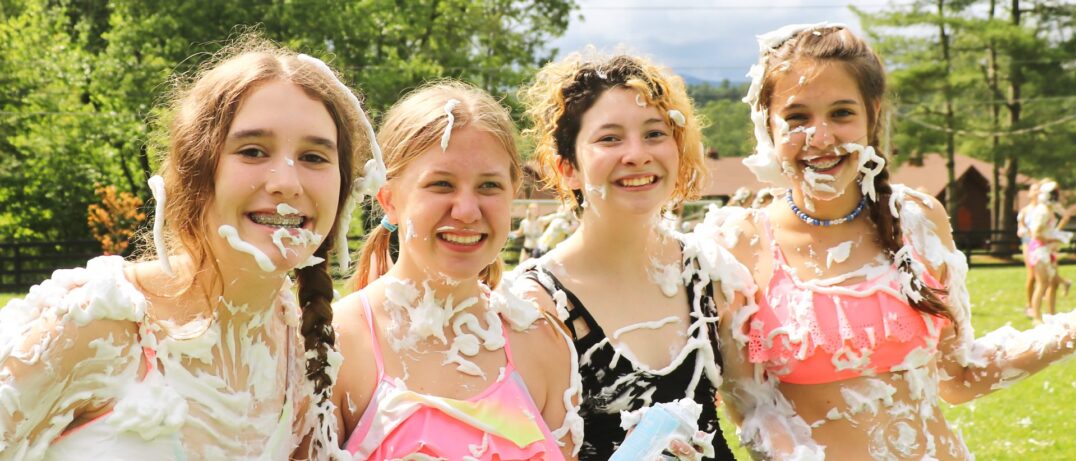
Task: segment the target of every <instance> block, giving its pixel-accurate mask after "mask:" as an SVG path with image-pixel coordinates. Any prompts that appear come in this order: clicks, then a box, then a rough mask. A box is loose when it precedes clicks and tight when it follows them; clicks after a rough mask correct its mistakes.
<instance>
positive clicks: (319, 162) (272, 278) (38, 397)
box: [0, 36, 377, 460]
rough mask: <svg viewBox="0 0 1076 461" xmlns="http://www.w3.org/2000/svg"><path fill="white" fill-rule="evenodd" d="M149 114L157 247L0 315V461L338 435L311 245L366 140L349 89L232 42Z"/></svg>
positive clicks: (92, 267) (52, 286) (322, 237)
mask: <svg viewBox="0 0 1076 461" xmlns="http://www.w3.org/2000/svg"><path fill="white" fill-rule="evenodd" d="M164 120H166V121H167V122H168V128H167V149H166V151H165V152H164V153H163V155H162V156H161V159H160V161H161V176H156V177H154V178H153V179H151V180H150V185H151V188H152V189H153V192H154V196H155V197H156V221H155V223H154V233H153V237H152V240H153V243H154V246H155V249H156V251H155V256H154V255H147V256H146V257H144V258H143V261H142V262H133V263H132V262H126V261H124V260H123V259H122V258H120V257H117V256H103V257H99V258H95V259H93V260H91V261H90V262H89V263H88V264H87V266H86V267H85V268H80V269H71V270H60V271H56V272H55V273H54V274H53V276H52V278H51V279H49V280H47V281H45V282H43V283H41V284H40V285H37V286H35V287H34V288H32V289H31V290H30V293H29V294H28V295H27V297H26V298H25V299H21V300H14V301H11V302H10V303H9V304H8V305H7V306H6V307H5V308H4V309H2V310H0V401H2V402H3V404H0V459H4V460H9V459H13V460H40V459H48V460H65V459H154V460H172V459H270V460H285V459H290V457H291V456H292V454H293V451H294V450H295V449H296V447H297V446H299V444H300V442H301V441H302V440H304V439H306V440H309V441H311V442H312V443H310V444H309V446H310V447H311V449H313V450H320V451H319V452H317V453H311V452H309V451H306V452H305V453H302V455H304V456H309V455H311V454H313V455H314V456H315V457H318V458H324V457H325V455H324V454H325V453H326V451H328V450H331V448H333V447H335V446H336V445H337V442H336V441H335V439H334V436H335V432H334V431H333V430H331V428H330V427H329V426H330V425H331V423H332V422H334V420H333V419H332V409H331V407H330V405H331V402H330V401H329V400H328V398H327V397H328V392H329V390H330V388H331V386H332V382H333V375H334V367H335V364H337V363H338V362H339V359H338V357H337V358H334V357H335V356H336V353H335V352H334V351H333V334H332V329H331V317H332V311H331V309H330V304H329V303H330V301H331V299H332V297H333V292H332V281H331V279H330V278H329V274H328V271H327V269H328V268H327V263H326V259H328V257H329V253H330V251H331V250H332V249H333V246H334V244H335V243H336V241H337V239H343V238H344V237H345V234H346V227H345V226H343V225H340V224H341V223H343V222H344V221H345V220H344V219H343V215H344V213H345V208H347V207H345V206H344V205H345V203H346V202H347V201H348V200H349V199H350V197H351V195H352V183H353V179H355V176H356V171H355V166H356V164H357V162H358V161H359V160H360V159H362V158H363V157H366V156H367V154H366V152H367V151H368V147H367V146H368V145H369V142H370V141H371V140H372V139H371V138H370V137H369V136H368V135H367V134H366V133H370V132H371V130H368V129H366V128H365V127H364V126H363V125H364V120H365V115H363V114H362V113H361V108H360V107H359V106H358V104H357V99H356V98H355V97H354V95H352V93H351V91H350V90H349V89H348V88H347V87H346V86H344V85H343V84H342V83H340V81H339V80H338V79H337V77H336V75H335V74H334V73H333V72H332V71H331V70H330V69H329V68H328V67H327V66H325V64H324V63H322V62H321V61H319V60H317V59H315V58H311V57H309V56H304V55H296V54H295V53H293V52H290V51H287V50H284V49H281V48H278V47H276V46H274V45H272V44H270V43H267V42H265V41H263V40H261V39H259V38H257V37H254V36H246V37H243V38H241V39H240V40H238V41H237V43H234V44H233V45H231V46H229V47H227V48H225V49H224V50H222V51H221V52H220V53H219V54H218V55H217V56H216V57H215V58H214V59H212V60H210V61H209V62H208V63H207V64H205V65H204V66H203V68H202V69H201V70H200V71H199V72H198V73H197V75H195V76H194V78H192V79H190V80H189V83H185V82H184V81H182V80H180V81H178V82H177V85H176V90H175V93H174V98H173V100H172V103H171V107H170V110H169V111H168V112H167V116H166V117H165V118H164ZM368 170H370V171H369V172H370V173H374V174H369V175H368V176H370V177H375V176H376V172H377V171H376V170H377V169H376V168H368ZM147 240H150V239H149V238H148V237H147ZM147 251H151V250H148V249H147ZM292 271H294V272H295V274H296V279H297V284H298V293H299V296H298V300H296V298H295V296H294V295H293V294H292V291H291V288H292V282H291V281H290V279H289V277H288V274H289V273H290V272H292Z"/></svg>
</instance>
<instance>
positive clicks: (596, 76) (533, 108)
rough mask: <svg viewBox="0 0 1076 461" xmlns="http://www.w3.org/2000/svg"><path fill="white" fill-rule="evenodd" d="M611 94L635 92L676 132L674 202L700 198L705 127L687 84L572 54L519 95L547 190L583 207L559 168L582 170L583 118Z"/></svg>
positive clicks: (642, 65)
mask: <svg viewBox="0 0 1076 461" xmlns="http://www.w3.org/2000/svg"><path fill="white" fill-rule="evenodd" d="M611 88H633V89H635V90H637V91H638V92H639V97H640V98H642V100H645V102H646V103H647V104H648V105H653V106H656V107H657V108H658V110H659V111H660V112H661V116H662V118H663V119H664V120H665V123H666V124H668V125H669V127H670V128H672V134H673V139H675V140H676V145H677V147H678V149H679V151H680V170H679V171H678V172H677V180H676V188H675V189H674V191H673V200H674V201H684V200H690V199H692V198H695V197H697V196H698V194H699V191H700V189H701V187H702V185H703V184H705V183H706V181H705V178H706V175H707V171H706V168H705V165H704V161H703V152H702V132H701V129H700V126H699V125H700V124H699V121H698V119H697V118H696V117H695V113H694V108H693V107H692V104H691V100H690V98H689V97H688V95H687V90H686V87H685V86H684V82H683V80H682V79H680V77H677V76H676V75H675V74H673V73H672V72H671V71H669V70H668V69H665V68H662V67H659V66H657V65H655V64H653V63H650V62H649V61H647V60H646V59H643V58H640V57H636V56H629V55H616V56H611V57H607V56H601V55H598V56H595V57H592V58H583V56H582V55H580V54H578V53H576V54H573V55H571V56H569V57H568V58H565V59H564V60H562V61H559V62H554V63H550V64H548V65H546V66H545V67H543V68H542V70H541V71H539V72H538V75H537V76H536V77H535V80H534V83H533V84H531V86H529V87H527V88H525V89H523V90H522V91H521V92H520V96H521V99H522V100H523V101H524V102H525V103H526V105H527V116H528V117H529V118H530V120H531V122H532V123H533V127H532V128H531V129H529V130H527V131H526V134H527V135H529V136H531V137H532V138H533V139H534V141H535V153H536V156H537V159H538V162H539V163H540V164H541V167H542V170H543V171H542V181H543V183H544V184H545V187H547V188H552V189H554V190H556V191H557V192H558V195H559V196H560V198H561V201H563V202H568V201H574V204H575V206H576V208H577V211H578V208H579V207H580V206H581V205H582V203H583V194H582V191H579V190H569V189H568V188H567V187H565V185H564V184H563V181H562V176H561V174H560V172H559V170H558V169H557V166H558V165H559V164H560V162H568V163H569V164H570V165H571V166H573V167H576V168H578V166H579V163H578V162H577V160H576V151H575V140H576V137H577V136H578V135H579V129H580V124H581V123H582V121H583V114H584V113H586V111H587V110H589V109H590V108H591V107H592V106H593V105H594V103H595V101H597V100H598V98H600V97H601V95H602V94H604V93H605V92H606V91H607V90H609V89H611ZM673 109H675V110H677V111H679V112H680V113H681V114H682V115H683V116H684V120H682V122H684V123H683V125H682V126H681V125H680V124H678V123H673V121H672V120H671V119H670V116H669V111H670V110H673Z"/></svg>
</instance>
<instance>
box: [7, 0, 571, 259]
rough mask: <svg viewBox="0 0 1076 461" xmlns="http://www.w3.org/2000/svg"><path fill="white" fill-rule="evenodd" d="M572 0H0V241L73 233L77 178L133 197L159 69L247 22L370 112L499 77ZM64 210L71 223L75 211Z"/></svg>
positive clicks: (530, 60) (149, 161)
mask: <svg viewBox="0 0 1076 461" xmlns="http://www.w3.org/2000/svg"><path fill="white" fill-rule="evenodd" d="M574 8H575V2H574V0H517V1H512V0H482V1H469V0H414V1H403V0H348V1H345V0H273V1H268V2H266V1H254V0H222V1H214V2H144V1H141V0H111V1H109V0H0V21H2V24H0V39H2V43H0V84H2V87H0V108H2V111H0V119H2V123H0V168H2V171H0V203H3V205H4V206H3V207H0V241H6V240H9V239H11V240H35V239H56V238H88V236H89V233H88V231H87V229H86V226H85V220H86V216H85V213H84V210H85V209H86V206H87V205H88V204H89V203H90V202H92V201H93V200H94V194H93V185H94V184H95V183H99V184H114V185H117V186H118V187H119V190H120V192H125V191H126V192H132V193H135V194H136V195H138V196H140V197H141V198H143V199H148V198H149V193H148V190H147V188H146V187H145V186H144V184H145V181H146V179H147V178H148V177H149V175H150V172H151V171H152V170H153V167H154V165H153V164H154V159H153V153H154V152H153V149H152V148H151V146H153V144H151V143H150V139H151V137H153V135H152V133H151V131H152V128H151V127H150V126H149V124H148V120H151V119H152V118H154V117H155V116H157V115H162V114H161V113H160V110H161V108H162V107H163V104H164V103H165V102H166V101H164V99H163V97H164V95H165V94H166V92H167V90H168V89H169V88H170V86H171V85H170V78H172V76H175V75H180V76H183V75H191V74H192V72H193V71H194V70H196V69H197V68H198V66H199V65H201V64H202V63H203V62H204V61H205V60H206V59H207V58H209V57H210V56H211V55H212V53H213V52H215V51H217V50H218V49H219V48H220V47H221V46H223V45H224V44H225V43H227V42H228V40H229V38H231V37H234V36H236V35H238V34H239V33H242V32H243V31H245V30H248V29H250V28H251V27H254V28H257V30H259V31H260V33H261V34H262V35H264V36H266V37H267V38H270V39H273V40H276V41H278V42H280V43H282V44H284V45H286V46H289V47H291V48H293V49H296V50H299V51H302V52H306V53H309V54H313V55H316V56H319V57H322V58H323V59H325V60H326V61H329V62H330V63H331V64H332V65H333V66H334V67H336V68H337V69H340V70H341V71H342V73H343V74H344V75H345V77H346V78H345V79H346V80H347V81H349V82H350V83H352V84H353V86H354V87H356V88H359V89H360V90H361V92H362V93H363V95H364V100H365V104H366V106H367V108H368V109H369V111H370V112H371V114H372V115H373V117H374V119H375V120H376V119H377V118H378V114H380V113H381V112H382V111H383V110H384V109H385V108H387V107H388V106H389V105H390V104H391V103H393V102H394V101H396V100H397V99H398V98H399V97H400V96H401V95H403V94H404V93H405V92H407V91H409V90H410V89H412V88H414V87H416V86H418V85H420V84H421V83H423V82H425V81H429V80H434V79H438V78H444V77H454V78H459V79H463V80H467V81H471V82H473V83H475V84H477V85H480V86H482V87H483V88H485V89H487V90H489V91H490V92H491V93H493V94H494V95H501V96H502V97H504V99H505V100H506V101H507V102H508V103H509V104H512V105H515V104H516V103H515V100H514V89H515V88H516V87H517V86H518V85H519V84H520V83H522V82H523V81H524V80H525V79H527V78H529V76H530V75H532V74H533V70H534V69H535V67H536V66H537V65H539V64H540V63H542V62H544V61H545V60H548V59H549V58H551V57H552V56H553V55H554V54H555V52H556V50H548V49H547V48H546V44H547V43H548V42H549V41H550V40H551V39H552V38H554V37H556V36H558V35H560V34H562V33H563V32H564V30H565V29H566V28H567V25H568V15H569V14H570V12H571V11H572V10H573V9H574ZM76 223H79V224H76Z"/></svg>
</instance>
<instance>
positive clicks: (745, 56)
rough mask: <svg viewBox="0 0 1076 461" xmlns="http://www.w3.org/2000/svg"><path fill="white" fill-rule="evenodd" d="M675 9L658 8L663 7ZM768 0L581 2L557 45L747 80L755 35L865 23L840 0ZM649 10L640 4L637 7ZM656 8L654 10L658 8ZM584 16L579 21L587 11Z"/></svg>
mask: <svg viewBox="0 0 1076 461" xmlns="http://www.w3.org/2000/svg"><path fill="white" fill-rule="evenodd" d="M661 3H664V4H668V5H672V6H673V7H671V8H658V7H654V6H655V4H661ZM765 3H767V2H757V1H756V3H755V4H754V6H752V5H751V4H750V3H746V2H737V3H735V4H733V5H729V4H728V2H712V3H710V4H700V3H688V1H686V0H683V1H681V0H677V1H676V2H675V3H674V2H660V1H656V0H655V1H654V2H650V3H632V4H630V5H629V6H627V7H625V6H624V5H618V4H616V3H614V2H611V1H610V0H597V1H596V0H580V2H579V5H580V7H581V10H580V11H578V12H576V14H574V15H573V17H572V20H571V24H570V25H569V26H568V30H567V32H566V33H565V34H564V36H563V37H561V38H559V39H557V40H554V41H553V42H552V43H551V44H550V45H551V46H552V47H556V48H558V49H559V56H564V55H566V54H568V53H571V52H573V51H578V50H580V49H582V48H583V47H584V46H586V45H588V44H592V45H595V46H596V47H598V48H599V49H602V50H605V51H613V50H615V49H616V48H617V46H626V47H627V50H629V51H632V52H635V53H640V54H643V55H645V56H648V57H650V58H651V59H653V60H654V61H656V62H659V63H662V64H665V65H667V66H669V67H671V68H673V69H674V70H675V71H676V72H678V73H680V74H685V75H691V76H694V77H697V78H702V79H705V80H711V81H715V82H717V81H720V80H722V79H726V78H727V79H729V80H732V81H746V80H747V78H746V77H744V74H746V73H747V70H748V68H750V67H751V64H754V63H755V61H756V60H757V58H758V45H757V43H756V42H755V36H756V35H759V34H762V33H765V32H768V31H771V30H774V29H777V28H779V27H781V26H784V25H786V24H793V23H815V22H822V21H828V22H836V23H844V24H847V25H848V26H849V27H850V28H851V29H852V30H854V31H856V32H857V33H859V32H860V28H859V21H858V19H857V18H856V16H855V14H853V13H852V12H851V11H850V10H849V9H848V8H847V7H839V6H835V5H836V4H837V2H832V1H831V2H830V3H828V4H827V5H820V4H819V3H818V0H815V1H813V2H805V1H802V0H801V1H783V2H781V5H782V6H768V5H765ZM633 6H634V7H642V8H632V7H633ZM652 7H653V8H652ZM580 13H581V14H582V15H583V16H584V18H583V20H582V21H580V20H579V14H580Z"/></svg>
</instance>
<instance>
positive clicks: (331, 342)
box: [295, 240, 336, 400]
mask: <svg viewBox="0 0 1076 461" xmlns="http://www.w3.org/2000/svg"><path fill="white" fill-rule="evenodd" d="M326 241H329V240H326ZM328 248H329V245H328V244H322V246H321V247H319V248H318V250H317V251H315V252H314V255H315V256H318V257H320V258H326V259H328V258H327V255H328ZM295 272H296V280H297V281H298V285H299V305H300V306H301V307H302V311H303V324H302V327H301V331H302V333H303V343H304V345H305V346H306V350H307V351H308V352H309V351H315V352H316V353H315V354H313V355H311V356H308V358H307V360H306V377H307V379H309V380H310V382H311V383H313V384H314V393H315V394H321V398H322V399H323V400H324V399H325V398H327V397H328V395H329V392H327V391H329V390H330V388H331V387H332V383H333V377H332V376H330V375H329V370H328V368H329V357H328V355H329V350H330V349H332V348H334V347H335V346H336V333H334V332H333V328H332V319H333V311H332V306H331V304H330V303H331V302H332V299H333V280H332V277H330V276H329V263H328V262H327V261H322V262H321V263H320V264H315V265H313V266H307V267H304V268H302V269H298V270H296V271H295Z"/></svg>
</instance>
